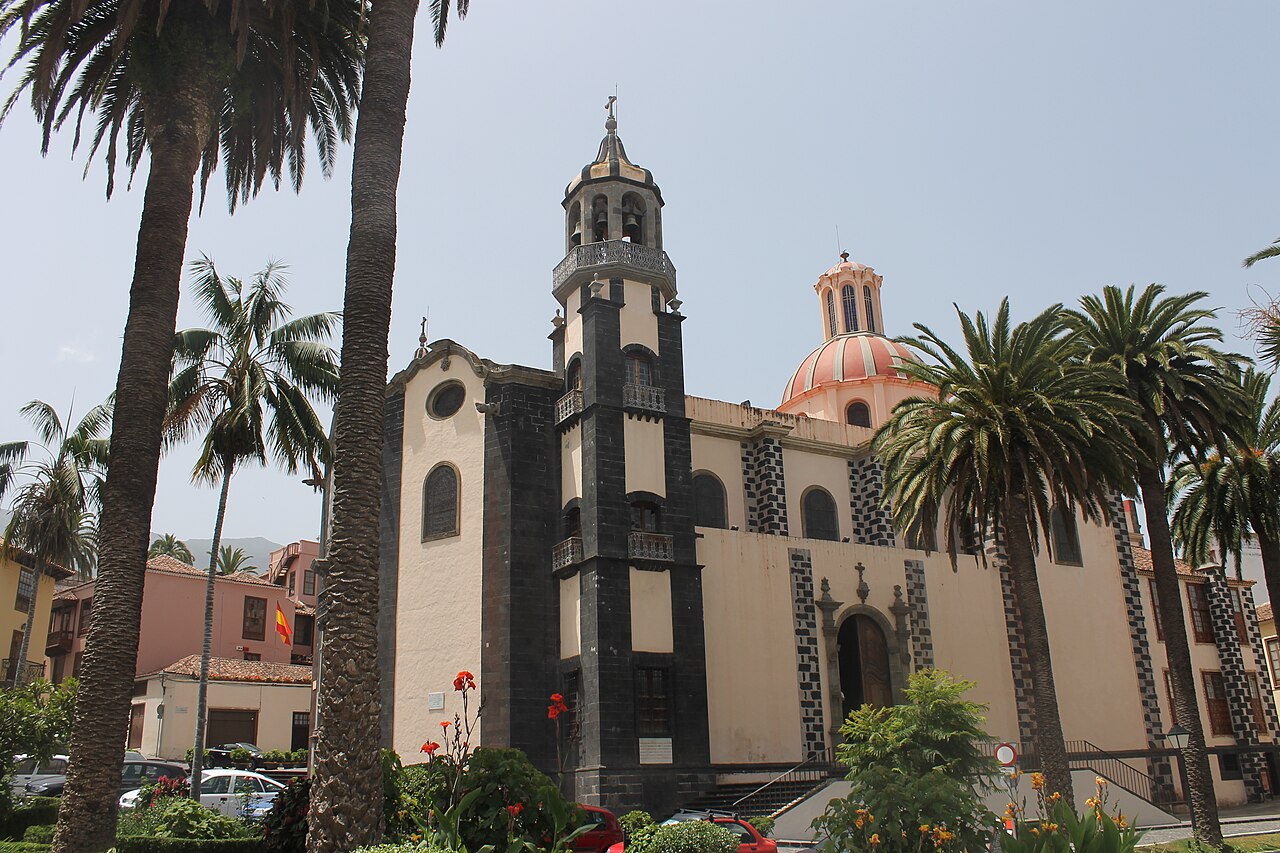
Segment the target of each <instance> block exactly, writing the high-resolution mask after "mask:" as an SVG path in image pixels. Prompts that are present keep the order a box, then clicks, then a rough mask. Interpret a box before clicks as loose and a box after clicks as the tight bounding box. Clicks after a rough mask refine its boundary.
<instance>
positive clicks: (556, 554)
mask: <svg viewBox="0 0 1280 853" xmlns="http://www.w3.org/2000/svg"><path fill="white" fill-rule="evenodd" d="M581 562H582V537H581V536H573V537H570V538H568V539H566V540H564V541H563V542H561V543H560V544H558V545H556V546H555V547H554V548H552V549H551V570H552V571H559V570H560V569H564V568H568V567H569V566H576V565H578V563H581Z"/></svg>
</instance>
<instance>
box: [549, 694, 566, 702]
mask: <svg viewBox="0 0 1280 853" xmlns="http://www.w3.org/2000/svg"><path fill="white" fill-rule="evenodd" d="M551 701H552V702H557V703H561V704H563V703H564V697H563V696H561V695H560V694H559V693H552V694H551Z"/></svg>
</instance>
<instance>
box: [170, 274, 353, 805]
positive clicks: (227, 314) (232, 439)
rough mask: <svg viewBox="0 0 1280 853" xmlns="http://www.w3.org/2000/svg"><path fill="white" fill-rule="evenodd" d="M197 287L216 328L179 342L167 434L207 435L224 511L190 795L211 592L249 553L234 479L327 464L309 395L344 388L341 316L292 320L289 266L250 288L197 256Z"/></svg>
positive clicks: (205, 464) (201, 468)
mask: <svg viewBox="0 0 1280 853" xmlns="http://www.w3.org/2000/svg"><path fill="white" fill-rule="evenodd" d="M191 269H192V271H193V272H194V274H195V277H194V284H195V287H196V293H197V295H198V297H199V299H200V302H201V303H202V304H203V306H204V308H205V311H206V312H207V313H208V315H209V316H210V318H211V319H212V320H213V326H214V327H213V328H212V329H186V330H184V331H181V332H179V333H178V334H177V336H176V338H175V341H174V360H173V378H172V380H171V381H170V383H169V414H168V415H167V416H166V418H165V427H166V434H167V436H168V439H169V441H171V442H177V441H182V440H184V439H186V438H188V437H190V436H193V435H196V434H200V435H201V440H200V456H199V457H198V458H197V459H196V465H195V469H194V470H193V471H192V473H191V478H192V480H194V481H196V482H204V483H210V484H213V483H221V488H222V492H221V494H220V496H219V498H218V513H217V517H216V519H215V521H214V523H213V543H212V544H211V546H210V548H209V574H208V580H207V582H206V584H205V600H204V644H203V646H202V649H201V653H200V686H199V689H198V691H197V693H196V740H195V753H194V757H193V758H192V760H191V797H192V798H193V799H196V800H198V799H199V798H200V772H201V769H202V768H201V764H202V763H203V762H202V759H203V757H204V728H205V705H206V700H207V694H208V689H209V656H210V653H211V648H212V644H213V590H214V579H215V578H216V577H217V575H218V571H219V564H220V563H221V569H222V572H223V573H224V574H228V573H230V572H232V571H240V570H242V569H243V568H244V563H245V562H246V561H247V558H246V557H245V555H244V552H243V551H241V550H240V549H238V548H237V549H234V550H232V549H230V548H227V549H223V551H222V552H221V553H220V552H219V543H220V542H221V540H222V522H223V519H224V518H225V517H226V513H227V495H228V492H229V490H230V488H231V477H232V475H233V474H234V473H235V471H236V469H237V468H239V467H242V466H244V465H265V464H267V461H268V457H270V458H271V461H273V462H275V463H276V464H277V465H279V466H280V467H281V468H283V469H284V470H285V471H287V472H289V473H290V474H294V473H297V471H298V470H299V468H301V469H303V470H307V471H310V470H313V469H315V468H317V467H318V466H319V465H320V464H321V463H325V464H327V463H328V462H329V461H330V451H329V438H328V436H327V435H326V434H325V428H324V424H323V423H322V422H321V420H320V417H319V415H317V414H316V412H315V410H314V409H313V408H312V404H311V400H312V399H313V398H314V399H317V400H321V401H324V402H332V400H333V397H334V393H335V392H336V391H337V388H338V363H337V354H336V353H335V352H334V351H333V350H332V349H331V348H330V347H329V346H327V345H326V344H325V343H324V340H325V339H326V338H328V337H329V335H330V334H331V333H332V332H333V330H334V327H335V326H337V324H338V315H336V314H332V313H323V314H311V315H309V316H306V317H298V318H295V319H289V317H290V314H291V310H290V308H289V306H288V305H286V304H285V303H284V302H283V301H282V296H283V295H284V290H285V287H286V285H287V279H286V278H285V275H284V270H285V267H284V266H283V265H281V264H277V263H269V264H267V266H266V267H265V268H263V270H262V271H261V272H259V273H258V274H257V275H256V276H254V278H253V280H252V281H251V282H249V284H248V285H246V284H245V283H244V282H242V281H241V280H240V279H237V278H229V277H228V278H225V279H224V278H222V277H221V276H219V275H218V271H217V269H216V268H215V267H214V264H213V261H211V260H210V259H209V258H207V257H203V258H201V259H200V260H198V261H193V262H192V264H191Z"/></svg>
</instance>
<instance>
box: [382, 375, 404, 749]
mask: <svg viewBox="0 0 1280 853" xmlns="http://www.w3.org/2000/svg"><path fill="white" fill-rule="evenodd" d="M403 462H404V389H403V388H401V389H399V390H398V391H396V393H395V394H393V395H391V396H389V397H387V400H386V402H385V403H384V404H383V432H382V512H381V514H380V516H379V519H378V667H379V669H380V670H381V671H382V674H381V681H380V683H379V693H380V699H381V701H382V735H381V737H382V745H383V746H384V747H386V748H388V749H390V748H392V740H393V733H394V732H395V709H396V703H395V698H396V607H397V600H398V590H399V583H400V479H401V469H402V467H403Z"/></svg>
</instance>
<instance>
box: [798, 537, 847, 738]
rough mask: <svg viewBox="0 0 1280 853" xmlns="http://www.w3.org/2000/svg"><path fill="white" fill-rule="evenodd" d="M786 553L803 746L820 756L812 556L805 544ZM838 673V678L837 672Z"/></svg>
mask: <svg viewBox="0 0 1280 853" xmlns="http://www.w3.org/2000/svg"><path fill="white" fill-rule="evenodd" d="M787 555H788V558H789V559H788V562H789V564H790V570H791V608H792V617H793V619H794V622H795V637H796V677H797V679H798V683H799V689H800V737H801V749H802V751H803V755H804V757H805V758H821V757H823V756H825V755H826V754H827V732H826V724H825V722H824V719H825V716H824V714H823V708H822V678H821V669H820V658H819V656H818V655H819V653H818V610H817V602H816V600H815V598H814V590H813V558H812V556H811V555H810V553H809V551H807V550H805V549H803V548H791V549H790V550H789V551H788V552H787ZM837 665H838V661H837ZM838 672H839V670H838V669H837V673H838ZM835 677H836V678H837V679H838V675H837V676H835Z"/></svg>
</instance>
